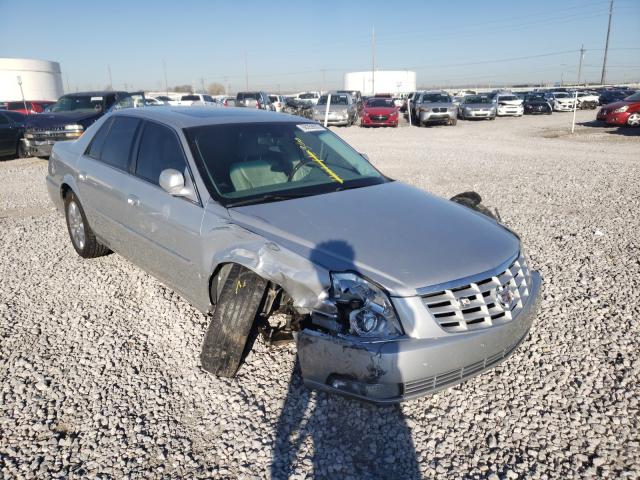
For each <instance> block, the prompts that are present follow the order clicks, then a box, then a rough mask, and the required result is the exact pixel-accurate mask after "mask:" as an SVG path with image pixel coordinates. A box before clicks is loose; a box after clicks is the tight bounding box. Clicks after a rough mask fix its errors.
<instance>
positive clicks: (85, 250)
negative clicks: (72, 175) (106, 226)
mask: <svg viewBox="0 0 640 480" xmlns="http://www.w3.org/2000/svg"><path fill="white" fill-rule="evenodd" d="M72 205H75V208H77V211H78V213H79V215H80V217H81V219H82V229H83V235H84V240H83V241H82V242H79V241H78V239H77V238H78V237H77V236H74V233H73V232H72V229H74V228H79V227H78V226H77V225H74V226H72V223H73V219H70V218H69V217H70V215H71V213H70V211H71V210H72V209H73V208H74V207H72ZM64 216H65V219H66V220H67V231H68V232H69V238H70V239H71V245H73V248H74V249H75V251H76V252H77V253H78V255H80V256H81V257H82V258H96V257H101V256H103V255H106V254H107V253H109V252H110V250H109V249H108V248H107V247H105V246H104V245H102V244H101V243H100V242H98V240H97V239H96V236H95V235H94V233H93V230H91V227H90V226H89V222H88V221H87V216H86V215H85V213H84V209H83V208H82V205H81V204H80V201H79V200H78V197H76V195H75V193H73V192H71V191H69V192H67V194H66V195H65V197H64Z"/></svg>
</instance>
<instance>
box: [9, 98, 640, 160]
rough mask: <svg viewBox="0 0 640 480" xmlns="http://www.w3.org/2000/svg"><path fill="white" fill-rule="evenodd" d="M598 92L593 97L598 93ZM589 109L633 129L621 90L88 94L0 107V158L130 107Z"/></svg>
mask: <svg viewBox="0 0 640 480" xmlns="http://www.w3.org/2000/svg"><path fill="white" fill-rule="evenodd" d="M597 93H599V96H598V95H597ZM576 98H577V102H578V108H596V107H597V104H599V103H602V102H605V103H604V104H603V106H602V108H601V109H600V110H599V112H598V114H597V119H598V120H600V121H603V122H605V123H607V124H612V125H629V126H638V125H640V92H634V91H633V90H628V89H624V90H623V89H617V90H604V91H602V92H588V91H584V92H583V91H581V92H577V96H576V93H575V92H570V91H562V90H551V91H531V92H518V93H514V92H509V91H494V92H490V93H476V92H472V91H463V92H460V93H459V94H458V95H453V96H452V95H450V94H449V93H447V92H446V91H442V90H438V91H420V92H412V93H411V94H409V95H408V96H407V98H406V100H405V101H404V102H403V103H402V102H399V99H398V98H394V97H393V96H392V95H391V94H379V95H376V96H373V97H364V96H362V95H361V94H360V92H358V91H346V90H338V91H334V92H328V93H325V94H320V93H319V92H307V93H304V94H300V95H298V96H296V97H288V96H287V97H285V96H283V95H269V94H267V93H266V92H264V91H253V92H239V93H238V94H237V95H236V96H235V97H228V96H218V97H214V96H211V95H206V94H184V95H181V96H179V97H175V96H174V97H169V96H156V97H147V96H145V95H144V93H143V92H123V91H115V92H114V91H95V92H79V93H71V94H67V95H63V96H62V97H60V99H58V101H57V102H50V101H47V102H45V101H25V102H8V103H6V104H4V105H0V156H18V157H24V156H37V157H48V156H49V155H50V153H51V149H52V146H53V145H54V144H55V143H56V142H58V141H61V140H74V139H77V138H79V137H80V136H82V134H83V133H84V131H85V130H86V129H87V128H88V127H89V126H90V125H91V124H92V123H93V122H95V121H96V120H97V119H98V118H100V117H101V116H102V115H103V114H104V113H106V112H108V111H111V110H118V109H121V108H130V107H147V106H157V105H174V106H185V107H187V106H197V105H203V106H211V107H216V108H221V107H244V108H257V109H264V110H271V111H277V112H284V113H291V114H294V115H299V116H302V117H305V118H308V119H313V120H316V121H318V122H320V123H324V122H325V121H326V122H327V124H328V125H337V126H350V125H354V124H356V123H359V124H360V126H362V127H374V126H389V127H397V126H398V122H399V117H400V115H402V114H403V113H404V115H405V117H406V118H407V119H409V118H410V120H411V124H412V125H417V126H423V125H429V124H434V123H441V124H448V125H456V124H457V121H458V119H465V120H471V119H489V120H493V119H495V118H496V117H497V116H507V115H512V116H522V115H524V114H547V115H550V114H552V113H553V112H554V111H558V112H563V111H572V110H573V107H574V102H575V101H576Z"/></svg>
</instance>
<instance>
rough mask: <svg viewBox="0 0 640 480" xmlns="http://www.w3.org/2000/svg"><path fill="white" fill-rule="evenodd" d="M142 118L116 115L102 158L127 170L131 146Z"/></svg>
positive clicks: (103, 148) (114, 165)
mask: <svg viewBox="0 0 640 480" xmlns="http://www.w3.org/2000/svg"><path fill="white" fill-rule="evenodd" d="M139 125H140V120H138V119H137V118H132V117H124V116H123V117H115V118H114V120H113V123H112V125H111V129H110V130H109V133H108V134H107V138H106V139H105V142H104V145H103V146H102V152H101V154H100V160H102V161H103V162H104V163H106V164H108V165H111V166H112V167H115V168H119V169H120V170H127V167H128V165H129V156H130V154H131V146H132V145H133V140H134V138H135V136H136V131H137V129H138V126H139Z"/></svg>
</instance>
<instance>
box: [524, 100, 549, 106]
mask: <svg viewBox="0 0 640 480" xmlns="http://www.w3.org/2000/svg"><path fill="white" fill-rule="evenodd" d="M538 105H539V106H545V107H548V106H549V102H547V101H546V100H527V101H526V102H524V106H525V107H527V106H530V107H533V106H538Z"/></svg>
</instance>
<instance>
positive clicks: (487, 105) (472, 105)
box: [460, 103, 495, 110]
mask: <svg viewBox="0 0 640 480" xmlns="http://www.w3.org/2000/svg"><path fill="white" fill-rule="evenodd" d="M460 106H461V107H462V108H478V109H482V110H491V109H492V108H495V105H494V104H493V103H463V104H461V105H460Z"/></svg>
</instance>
